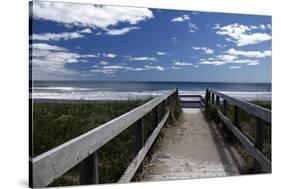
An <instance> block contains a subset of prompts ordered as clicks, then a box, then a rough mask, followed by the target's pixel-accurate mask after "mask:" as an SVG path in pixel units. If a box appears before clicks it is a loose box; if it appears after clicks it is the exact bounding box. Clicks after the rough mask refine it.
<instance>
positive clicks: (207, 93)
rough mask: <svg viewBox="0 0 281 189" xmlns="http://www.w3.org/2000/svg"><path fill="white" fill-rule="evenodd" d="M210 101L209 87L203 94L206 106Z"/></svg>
mask: <svg viewBox="0 0 281 189" xmlns="http://www.w3.org/2000/svg"><path fill="white" fill-rule="evenodd" d="M209 102H210V92H209V89H207V90H206V95H205V106H206V107H207V108H208V106H209Z"/></svg>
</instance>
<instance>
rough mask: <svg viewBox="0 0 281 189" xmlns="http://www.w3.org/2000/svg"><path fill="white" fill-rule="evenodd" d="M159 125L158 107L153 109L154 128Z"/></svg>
mask: <svg viewBox="0 0 281 189" xmlns="http://www.w3.org/2000/svg"><path fill="white" fill-rule="evenodd" d="M158 123H159V109H158V106H156V107H155V108H154V127H155V128H156V127H157V125H158Z"/></svg>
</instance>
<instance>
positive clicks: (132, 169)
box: [118, 111, 170, 183]
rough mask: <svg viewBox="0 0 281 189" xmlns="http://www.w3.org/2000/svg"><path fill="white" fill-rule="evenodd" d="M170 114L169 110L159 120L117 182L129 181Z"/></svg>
mask: <svg viewBox="0 0 281 189" xmlns="http://www.w3.org/2000/svg"><path fill="white" fill-rule="evenodd" d="M169 115H170V112H169V111H168V112H167V113H166V114H165V116H164V118H163V119H162V120H161V122H160V123H159V124H158V126H157V127H156V128H155V130H154V131H153V133H152V134H151V135H150V136H149V138H148V139H147V140H146V142H145V145H144V146H143V148H142V149H141V150H140V151H139V153H138V154H137V156H136V157H135V158H134V159H133V161H132V162H131V163H130V165H129V166H128V168H127V169H126V171H125V172H124V174H123V175H122V177H121V178H120V179H119V181H118V183H127V182H130V181H131V179H132V178H133V176H134V175H135V173H136V171H137V170H138V167H139V166H140V164H141V163H142V161H143V159H144V157H145V155H146V154H147V152H148V151H149V149H151V146H152V144H153V143H154V141H155V139H156V138H157V136H158V134H159V132H160V131H161V129H162V127H163V126H164V125H165V123H166V121H167V119H168V117H169Z"/></svg>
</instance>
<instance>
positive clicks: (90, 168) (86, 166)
mask: <svg viewBox="0 0 281 189" xmlns="http://www.w3.org/2000/svg"><path fill="white" fill-rule="evenodd" d="M98 183H99V173H98V152H97V151H96V152H94V153H93V154H91V155H90V156H88V157H87V158H86V159H84V160H83V161H82V162H81V164H80V184H81V185H87V184H98Z"/></svg>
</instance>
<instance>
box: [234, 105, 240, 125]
mask: <svg viewBox="0 0 281 189" xmlns="http://www.w3.org/2000/svg"><path fill="white" fill-rule="evenodd" d="M233 124H234V125H235V126H236V127H237V128H239V129H240V108H239V107H238V106H234V120H233Z"/></svg>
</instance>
